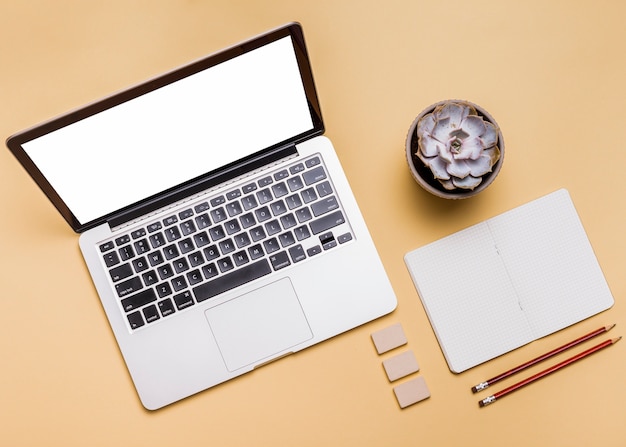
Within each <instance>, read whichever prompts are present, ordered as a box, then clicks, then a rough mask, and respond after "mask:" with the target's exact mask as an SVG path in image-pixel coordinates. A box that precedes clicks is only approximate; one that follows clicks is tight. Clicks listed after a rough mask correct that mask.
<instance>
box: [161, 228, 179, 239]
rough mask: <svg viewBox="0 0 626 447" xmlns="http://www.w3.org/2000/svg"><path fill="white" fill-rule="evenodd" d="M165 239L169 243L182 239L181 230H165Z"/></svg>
mask: <svg viewBox="0 0 626 447" xmlns="http://www.w3.org/2000/svg"><path fill="white" fill-rule="evenodd" d="M165 237H166V238H167V240H168V241H169V242H172V241H175V240H177V239H180V238H181V237H182V236H181V235H180V230H179V229H178V228H177V227H170V228H166V229H165Z"/></svg>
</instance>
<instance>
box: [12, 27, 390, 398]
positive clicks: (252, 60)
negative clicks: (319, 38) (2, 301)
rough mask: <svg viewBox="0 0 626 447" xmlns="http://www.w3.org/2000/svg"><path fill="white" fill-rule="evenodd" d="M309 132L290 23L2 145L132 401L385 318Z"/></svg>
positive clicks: (308, 90)
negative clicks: (69, 263)
mask: <svg viewBox="0 0 626 447" xmlns="http://www.w3.org/2000/svg"><path fill="white" fill-rule="evenodd" d="M323 131H324V127H323V122H322V118H321V114H320V109H319V104H318V100H317V96H316V92H315V87H314V84H313V77H312V73H311V69H310V66H309V60H308V56H307V52H306V48H305V44H304V38H303V35H302V29H301V27H300V25H299V24H297V23H291V24H288V25H285V26H283V27H281V28H278V29H275V30H273V31H270V32H268V33H265V34H263V35H261V36H258V37H255V38H253V39H251V40H249V41H247V42H244V43H241V44H239V45H235V46H233V47H230V48H228V49H226V50H224V51H221V52H219V53H216V54H213V55H210V56H208V57H206V58H203V59H201V60H199V61H196V62H193V63H191V64H189V65H186V66H184V67H181V68H178V69H176V70H173V71H171V72H169V73H166V74H164V75H162V76H159V77H156V78H154V79H152V80H149V81H147V82H145V83H143V84H140V85H137V86H135V87H132V88H129V89H127V90H124V91H122V92H120V93H117V94H114V95H112V96H109V97H107V98H104V99H102V100H100V101H97V102H95V103H92V104H89V105H86V106H84V107H82V108H79V109H77V110H75V111H72V112H70V113H68V114H65V115H62V116H60V117H57V118H55V119H52V120H50V121H47V122H45V123H42V124H39V125H37V126H35V127H32V128H30V129H27V130H25V131H23V132H20V133H18V134H16V135H13V136H12V137H10V138H9V139H8V140H7V146H8V147H9V149H10V150H11V151H12V152H13V153H14V154H15V156H16V157H17V159H18V160H19V161H20V162H21V163H22V165H23V166H24V167H25V168H26V170H27V171H28V172H29V174H30V175H31V176H32V177H33V178H34V180H35V181H36V182H37V183H38V185H39V186H40V187H41V189H42V190H43V191H44V192H45V193H46V195H47V196H48V197H49V198H50V200H51V201H52V202H53V204H54V205H55V206H56V207H57V209H58V210H59V211H60V212H61V214H62V215H63V216H64V218H65V219H66V220H67V221H68V223H69V224H70V225H71V226H72V228H73V229H74V230H75V231H76V232H79V233H81V236H80V239H79V243H80V248H81V250H82V253H83V255H84V258H85V261H86V264H87V267H88V269H89V272H90V274H91V276H92V278H93V282H94V284H95V287H96V289H97V292H98V295H99V296H100V299H101V302H102V306H103V308H104V310H105V312H106V315H107V318H108V320H109V322H110V325H111V328H112V330H113V332H114V334H115V337H116V339H117V342H118V345H119V347H120V350H121V352H122V354H123V357H124V359H125V362H126V365H127V367H128V370H129V372H130V374H131V376H132V379H133V382H134V384H135V387H136V389H137V392H138V394H139V397H140V399H141V402H142V404H143V405H144V406H145V407H146V408H148V409H158V408H160V407H163V406H165V405H168V404H170V403H173V402H175V401H178V400H180V399H183V398H185V397H187V396H190V395H192V394H195V393H197V392H200V391H202V390H205V389H207V388H210V387H212V386H214V385H217V384H219V383H222V382H224V381H227V380H229V379H232V378H234V377H237V376H239V375H241V374H244V373H246V372H249V371H251V370H253V369H255V368H257V367H259V366H262V365H264V364H266V363H268V362H271V361H273V360H275V359H278V358H280V357H283V356H285V355H288V354H290V353H293V352H296V351H300V350H302V349H304V348H306V347H309V346H311V345H314V344H316V343H319V342H320V341H323V340H326V339H328V338H330V337H333V336H335V335H337V334H340V333H342V332H344V331H347V330H349V329H352V328H354V327H356V326H359V325H361V324H363V323H366V322H368V321H370V320H373V319H375V318H378V317H380V316H382V315H385V314H387V313H389V312H391V311H393V309H394V308H395V306H396V298H395V295H394V293H393V290H392V288H391V286H390V283H389V280H388V278H387V276H386V274H385V272H384V269H383V266H382V264H381V262H380V259H379V257H378V254H377V252H376V249H375V247H374V244H373V242H372V240H371V237H370V235H369V233H368V230H367V228H366V225H365V223H364V221H363V218H362V216H361V213H360V211H359V209H358V206H357V204H356V201H355V199H354V196H353V194H352V192H351V190H350V187H349V185H348V182H347V180H346V177H345V174H344V173H343V170H342V168H341V166H340V163H339V160H338V158H337V156H336V153H335V150H334V148H333V146H332V144H331V142H330V140H328V139H327V138H326V137H324V136H322V133H323ZM268 196H269V197H270V198H272V200H274V201H273V202H268V204H267V206H263V203H262V202H263V201H264V200H265V199H266V198H267V197H268ZM264 219H268V220H267V221H264ZM248 224H249V225H248ZM246 227H250V228H246ZM274 229H275V231H276V234H275V235H272V233H273V232H274ZM231 230H232V231H231ZM259 234H262V236H263V237H265V239H259V240H258V242H257V240H256V237H257V236H259ZM259 237H261V236H259ZM194 244H195V245H194ZM144 250H146V251H145V253H144ZM186 250H188V251H186ZM168 254H169V255H171V256H168ZM213 256H214V257H215V259H213Z"/></svg>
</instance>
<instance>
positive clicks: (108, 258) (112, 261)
mask: <svg viewBox="0 0 626 447" xmlns="http://www.w3.org/2000/svg"><path fill="white" fill-rule="evenodd" d="M103 258H104V264H105V265H106V266H107V267H113V266H114V265H116V264H119V263H120V258H119V256H118V255H117V253H116V252H114V251H112V252H110V253H106V254H105V255H104V256H103Z"/></svg>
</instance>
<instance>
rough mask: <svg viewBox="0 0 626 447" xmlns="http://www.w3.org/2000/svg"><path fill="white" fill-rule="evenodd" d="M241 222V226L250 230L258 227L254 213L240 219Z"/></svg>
mask: <svg viewBox="0 0 626 447" xmlns="http://www.w3.org/2000/svg"><path fill="white" fill-rule="evenodd" d="M239 222H241V226H242V227H243V228H250V227H251V226H253V225H256V220H255V219H254V216H253V215H252V213H247V214H244V215H243V216H241V217H239Z"/></svg>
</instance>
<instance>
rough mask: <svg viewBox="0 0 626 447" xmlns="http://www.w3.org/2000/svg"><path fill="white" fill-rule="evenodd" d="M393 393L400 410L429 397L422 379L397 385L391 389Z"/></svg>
mask: <svg viewBox="0 0 626 447" xmlns="http://www.w3.org/2000/svg"><path fill="white" fill-rule="evenodd" d="M393 392H394V393H395V394H396V399H398V404H400V408H406V407H408V406H409V405H413V404H416V403H418V402H420V401H422V400H424V399H428V398H429V397H430V391H429V390H428V387H427V386H426V381H425V380H424V378H423V377H418V378H417V379H412V380H409V381H408V382H405V383H403V384H401V385H398V386H397V387H395V388H394V389H393Z"/></svg>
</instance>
